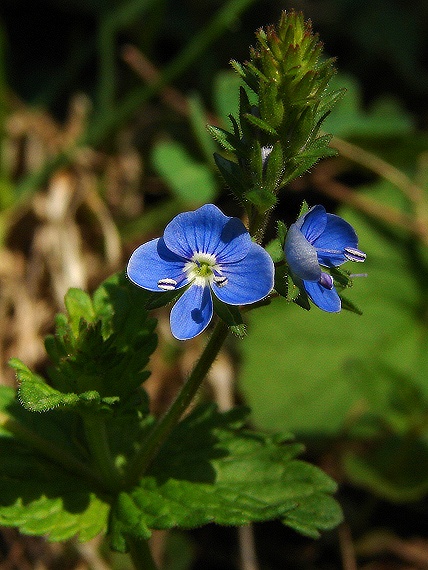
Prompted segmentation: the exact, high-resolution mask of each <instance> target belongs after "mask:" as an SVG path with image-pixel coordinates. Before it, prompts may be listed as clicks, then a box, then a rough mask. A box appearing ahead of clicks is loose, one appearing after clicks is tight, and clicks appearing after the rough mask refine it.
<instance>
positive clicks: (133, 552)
mask: <svg viewBox="0 0 428 570" xmlns="http://www.w3.org/2000/svg"><path fill="white" fill-rule="evenodd" d="M127 543H128V546H129V554H130V556H131V559H132V562H133V564H134V568H135V570H157V566H156V564H155V562H154V560H153V556H152V553H151V551H150V546H149V543H148V541H147V540H143V539H141V540H138V539H136V538H130V537H127Z"/></svg>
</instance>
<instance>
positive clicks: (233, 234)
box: [164, 204, 251, 263]
mask: <svg viewBox="0 0 428 570" xmlns="http://www.w3.org/2000/svg"><path fill="white" fill-rule="evenodd" d="M164 239H165V243H166V245H167V247H168V248H169V249H170V250H171V251H173V252H174V253H176V254H177V255H179V256H181V257H184V258H186V259H191V258H192V256H193V255H194V254H195V253H209V254H212V255H215V256H216V258H217V261H218V262H220V263H221V262H224V261H227V262H233V261H239V260H240V259H242V258H243V257H245V256H246V254H247V252H248V250H249V249H250V247H251V238H250V234H249V233H248V231H247V230H246V228H245V226H244V224H243V223H242V222H241V221H240V220H239V219H238V218H230V217H228V216H225V215H224V214H223V213H222V212H221V211H220V210H219V209H218V208H217V206H214V205H213V204H206V205H205V206H202V207H201V208H198V209H197V210H195V211H194V212H184V213H182V214H178V216H176V217H175V218H174V219H173V220H171V222H170V223H169V224H168V225H167V226H166V228H165V232H164Z"/></svg>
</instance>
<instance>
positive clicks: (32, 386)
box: [9, 358, 79, 412]
mask: <svg viewBox="0 0 428 570" xmlns="http://www.w3.org/2000/svg"><path fill="white" fill-rule="evenodd" d="M9 363H10V365H11V366H12V368H14V369H15V371H16V375H17V378H18V382H19V387H18V397H19V401H20V402H21V404H22V405H23V406H24V408H25V409H27V410H30V411H32V412H47V411H48V410H53V409H55V408H59V407H61V408H64V409H71V408H73V407H75V406H76V405H77V404H78V403H79V396H78V395H77V394H74V393H67V394H63V393H62V392H59V391H58V390H55V389H54V388H52V387H51V386H49V385H48V384H46V381H45V380H44V378H42V377H41V376H39V375H38V374H34V373H33V372H31V370H30V369H29V368H28V367H27V366H25V364H23V363H22V362H21V361H20V360H18V359H17V358H14V359H12V360H10V362H9Z"/></svg>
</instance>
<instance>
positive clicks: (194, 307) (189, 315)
mask: <svg viewBox="0 0 428 570" xmlns="http://www.w3.org/2000/svg"><path fill="white" fill-rule="evenodd" d="M212 316H213V300H212V297H211V291H210V288H209V287H199V286H198V285H191V286H190V287H189V288H188V289H187V291H185V292H184V293H183V294H182V296H181V297H180V298H179V299H178V301H177V302H176V303H175V305H174V306H173V308H172V311H171V316H170V323H171V332H172V334H173V335H174V336H175V338H176V339H178V340H188V339H189V338H193V337H195V336H196V335H198V334H199V333H201V332H202V331H203V330H204V329H206V327H207V326H208V324H209V322H210V321H211V319H212Z"/></svg>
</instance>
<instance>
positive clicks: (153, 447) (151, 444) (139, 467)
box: [127, 321, 228, 485]
mask: <svg viewBox="0 0 428 570" xmlns="http://www.w3.org/2000/svg"><path fill="white" fill-rule="evenodd" d="M227 333H228V327H227V325H226V324H225V323H224V322H223V321H219V322H218V323H217V324H216V326H215V328H214V331H213V333H212V335H211V337H210V339H209V341H208V343H207V345H206V347H205V349H204V351H203V352H202V354H201V356H200V358H199V360H198V361H197V363H196V365H195V367H194V368H193V370H192V372H191V373H190V376H189V377H188V379H187V381H186V382H185V384H184V385H183V387H182V388H181V390H180V392H179V393H178V395H177V397H176V399H175V400H174V402H173V403H172V404H171V407H170V408H169V409H168V410H167V412H166V413H165V415H164V416H163V417H162V418H161V419H160V420H159V421H158V423H157V424H156V425H155V426H154V428H153V430H152V431H151V433H150V434H149V435H148V436H147V438H146V440H145V441H144V442H143V443H142V446H141V450H140V452H139V453H138V454H137V456H136V457H135V459H134V461H133V463H132V464H131V465H130V469H129V472H128V476H127V482H128V484H129V485H133V484H135V483H136V482H137V481H138V479H139V478H140V477H141V476H142V474H143V473H144V472H145V471H146V469H147V467H148V466H149V465H150V463H151V462H152V460H153V459H154V457H155V456H156V454H157V452H158V451H159V448H160V447H161V445H162V444H163V443H164V441H165V440H166V439H167V437H168V436H169V434H170V433H171V431H172V430H173V428H174V427H175V426H176V424H177V423H178V421H179V420H180V418H181V416H182V415H183V413H184V412H185V411H186V409H187V407H188V406H189V404H190V403H191V401H192V400H193V397H194V396H195V394H196V392H197V391H198V389H199V387H200V385H201V384H202V381H203V380H204V378H205V376H206V375H207V372H208V371H209V369H210V368H211V365H212V363H213V362H214V360H215V359H216V357H217V355H218V353H219V351H220V348H221V346H222V345H223V342H224V341H225V339H226V337H227Z"/></svg>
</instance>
